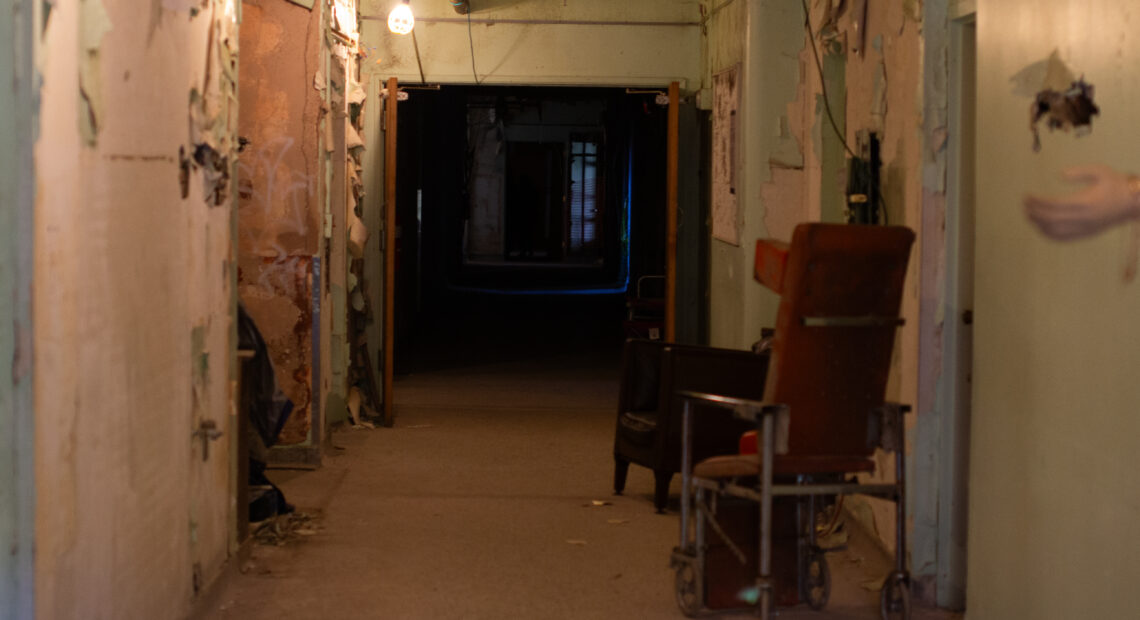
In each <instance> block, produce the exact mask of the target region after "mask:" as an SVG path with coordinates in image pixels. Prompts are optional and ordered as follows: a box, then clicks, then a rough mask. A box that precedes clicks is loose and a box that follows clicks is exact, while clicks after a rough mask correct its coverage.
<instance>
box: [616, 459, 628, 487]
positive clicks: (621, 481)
mask: <svg viewBox="0 0 1140 620" xmlns="http://www.w3.org/2000/svg"><path fill="white" fill-rule="evenodd" d="M628 475H629V461H627V460H625V459H623V458H620V457H618V456H616V455H615V456H614V495H621V493H622V491H624V490H625V479H626V476H628Z"/></svg>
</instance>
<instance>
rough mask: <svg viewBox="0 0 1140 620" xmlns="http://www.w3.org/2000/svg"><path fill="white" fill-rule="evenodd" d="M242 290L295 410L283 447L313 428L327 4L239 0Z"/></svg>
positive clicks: (316, 398) (316, 401) (307, 436)
mask: <svg viewBox="0 0 1140 620" xmlns="http://www.w3.org/2000/svg"><path fill="white" fill-rule="evenodd" d="M242 18H243V23H242V29H241V33H242V44H243V45H242V67H241V71H242V73H241V101H242V107H241V115H240V121H239V126H240V129H239V134H240V135H241V136H242V137H245V138H246V139H248V140H249V141H250V144H249V145H248V146H247V147H246V149H245V151H244V152H243V153H242V154H241V157H240V164H239V172H238V192H239V203H238V216H239V221H238V239H239V243H238V249H239V254H238V292H239V295H240V298H241V301H242V303H243V304H244V305H245V307H246V310H247V311H249V313H250V316H251V317H252V318H253V319H254V321H256V322H257V325H258V328H259V329H260V330H261V333H262V335H263V337H264V338H265V341H266V345H267V347H268V349H269V353H270V357H271V358H272V360H273V364H274V367H275V369H276V372H277V381H278V384H279V385H280V386H281V389H282V390H283V391H284V392H285V394H286V395H287V396H288V397H289V398H290V399H291V400H292V401H293V404H294V407H295V408H294V410H293V413H292V415H291V416H290V418H289V421H288V423H287V424H286V425H285V428H284V429H283V430H282V432H281V436H280V444H281V445H283V446H288V445H296V444H305V443H307V442H309V441H310V438H311V436H312V428H311V426H312V425H311V420H312V417H313V416H312V414H313V408H314V406H317V407H319V403H320V396H319V388H318V390H317V394H314V386H313V377H314V373H313V360H314V356H313V330H314V325H313V287H314V286H315V281H314V269H315V268H316V265H315V262H314V258H318V259H319V256H320V253H321V248H322V244H321V238H322V231H323V227H324V224H323V215H324V201H323V199H322V196H323V194H322V188H323V186H322V183H323V182H324V177H323V175H324V172H323V170H324V161H325V157H324V151H323V148H322V144H323V142H322V135H323V134H322V133H321V132H320V130H319V127H320V125H319V124H320V122H321V119H322V118H324V116H325V114H326V112H325V110H324V109H323V102H322V97H321V92H322V91H323V90H324V89H325V88H326V84H325V78H324V77H323V76H324V74H325V71H324V66H323V62H322V56H321V54H320V49H321V48H320V41H321V33H322V28H323V26H322V17H321V10H320V8H319V7H318V8H315V9H313V10H309V9H306V8H305V7H303V6H299V5H297V4H293V3H289V2H283V1H282V0H245V1H244V2H243V3H242Z"/></svg>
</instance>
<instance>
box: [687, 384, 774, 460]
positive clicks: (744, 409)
mask: <svg viewBox="0 0 1140 620" xmlns="http://www.w3.org/2000/svg"><path fill="white" fill-rule="evenodd" d="M677 395H678V396H680V397H681V398H683V399H685V400H686V401H698V402H702V403H705V404H707V405H712V406H716V407H721V408H724V409H730V410H732V413H733V415H734V416H736V417H737V418H739V419H741V420H748V421H749V422H755V423H756V425H757V426H758V427H759V426H760V423H761V422H762V421H763V420H764V418H765V417H769V416H772V417H774V433H775V437H773V444H772V445H773V446H775V453H776V454H784V453H786V452H787V451H788V425H789V417H788V406H787V405H785V404H783V403H770V402H766V401H760V400H751V399H748V398H736V397H733V396H722V395H720V394H708V393H705V392H693V391H688V390H683V391H679V392H677Z"/></svg>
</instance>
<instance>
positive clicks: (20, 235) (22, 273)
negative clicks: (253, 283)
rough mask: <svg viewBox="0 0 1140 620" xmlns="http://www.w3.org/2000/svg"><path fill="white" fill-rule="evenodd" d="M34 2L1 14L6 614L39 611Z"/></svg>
mask: <svg viewBox="0 0 1140 620" xmlns="http://www.w3.org/2000/svg"><path fill="white" fill-rule="evenodd" d="M33 6H34V5H33V3H32V2H30V1H29V2H16V3H13V4H12V10H10V11H5V12H4V13H3V15H0V41H3V42H4V43H5V44H4V45H0V84H4V85H6V87H5V88H0V205H3V206H2V207H0V382H2V383H0V429H3V431H2V432H0V540H2V541H4V544H5V547H6V548H5V549H4V553H0V617H3V618H12V619H13V620H27V619H30V618H32V617H33V616H32V614H33V596H34V592H33V581H34V567H33V564H32V562H33V550H34V529H35V525H34V523H35V512H34V508H35V491H34V486H33V483H34V472H33V465H34V461H33V454H32V446H33V434H32V425H33V417H32V416H33V412H32V377H33V375H32V372H33V368H32V359H33V358H32V354H33V351H32V314H31V294H32V288H31V282H32V264H31V263H32V261H31V257H32V243H31V239H32V208H33V200H34V195H33V194H34V182H33V179H32V171H33V167H32V141H33V130H34V127H35V126H36V118H35V114H36V109H35V105H34V101H35V84H34V82H33V79H32V76H33V74H34V73H33V66H32V50H33V44H32V38H33V34H32V33H33V21H34V20H33Z"/></svg>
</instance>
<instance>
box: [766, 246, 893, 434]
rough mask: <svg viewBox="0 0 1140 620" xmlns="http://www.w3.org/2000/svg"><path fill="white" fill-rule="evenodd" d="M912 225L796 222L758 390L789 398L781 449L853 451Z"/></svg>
mask: <svg viewBox="0 0 1140 620" xmlns="http://www.w3.org/2000/svg"><path fill="white" fill-rule="evenodd" d="M913 242H914V233H913V232H911V231H910V230H909V229H907V228H904V227H898V226H891V227H887V226H855V225H837V224H801V225H799V226H797V227H796V230H795V232H794V234H793V237H792V243H791V246H790V249H789V252H788V257H787V267H786V270H785V272H784V276H783V283H782V289H783V290H782V294H781V298H780V306H779V310H778V313H777V316H776V333H775V339H774V341H773V343H772V350H773V356H772V363H771V367H770V368H769V371H768V377H767V383H766V385H765V389H764V395H765V400H767V401H769V402H774V403H784V404H787V405H788V406H789V423H790V428H789V429H788V453H789V454H792V455H800V456H863V455H866V454H869V453H870V452H871V451H872V449H873V444H871V442H869V441H868V421H869V419H870V416H871V414H872V413H873V412H874V411H875V410H876V409H877V408H878V407H880V406H881V405H882V404H883V401H884V397H885V394H886V387H887V378H888V376H889V374H890V365H891V354H892V353H893V351H894V342H895V332H896V331H897V329H898V325H899V324H901V321H899V320H898V317H899V306H900V303H901V301H902V291H903V280H904V278H905V276H906V270H907V261H908V259H909V256H910V248H911V245H912V243H913Z"/></svg>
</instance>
